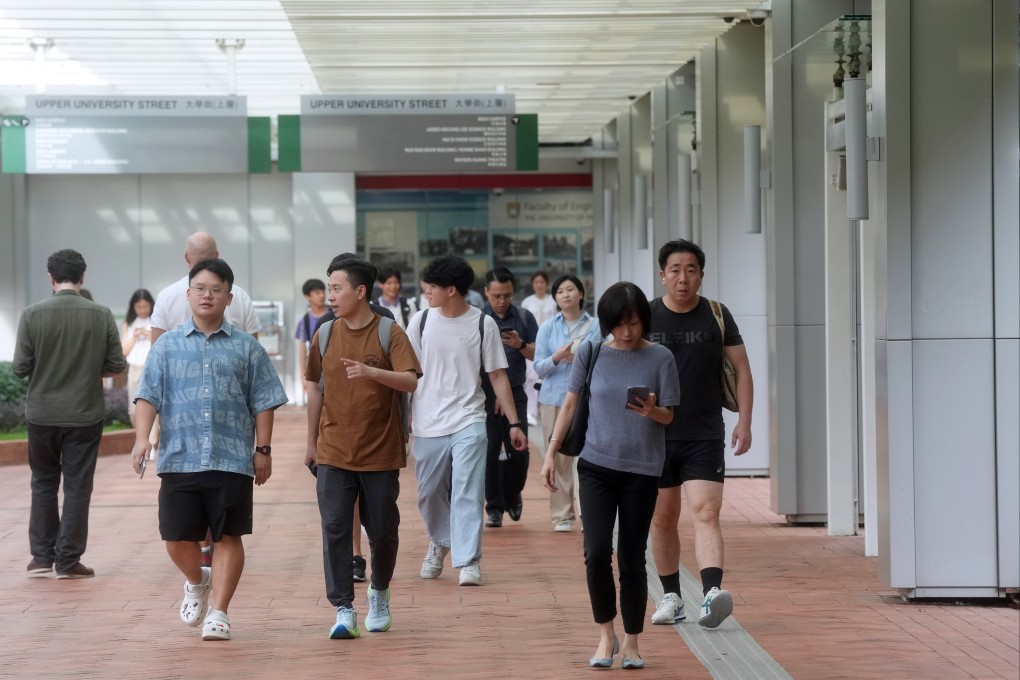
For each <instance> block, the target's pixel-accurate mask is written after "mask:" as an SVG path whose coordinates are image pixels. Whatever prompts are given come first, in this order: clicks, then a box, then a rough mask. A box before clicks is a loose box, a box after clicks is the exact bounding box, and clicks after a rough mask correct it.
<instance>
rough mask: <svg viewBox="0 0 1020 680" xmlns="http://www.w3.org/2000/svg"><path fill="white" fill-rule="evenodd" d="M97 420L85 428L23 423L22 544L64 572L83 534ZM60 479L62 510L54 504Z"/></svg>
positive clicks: (99, 431) (77, 554)
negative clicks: (26, 479) (25, 511)
mask: <svg viewBox="0 0 1020 680" xmlns="http://www.w3.org/2000/svg"><path fill="white" fill-rule="evenodd" d="M102 436H103V423H102V422H99V423H96V424H95V425H88V426H86V427H56V426H52V425H35V424H33V423H29V424H28V465H29V467H30V468H31V470H32V509H31V511H30V514H29V517H28V546H29V549H30V550H31V551H32V557H34V558H35V560H36V561H37V562H41V563H43V564H54V565H55V567H56V569H57V571H58V572H61V571H67V570H68V569H70V568H71V567H73V566H74V565H76V564H78V562H80V561H81V556H82V555H83V554H84V553H85V546H86V544H87V543H88V538H89V505H90V504H91V502H92V482H93V479H94V478H95V474H96V459H97V458H98V457H99V440H100V439H102ZM61 477H63V479H64V508H63V510H64V512H63V515H61V513H60V511H59V510H58V508H57V492H58V490H59V489H60V479H61Z"/></svg>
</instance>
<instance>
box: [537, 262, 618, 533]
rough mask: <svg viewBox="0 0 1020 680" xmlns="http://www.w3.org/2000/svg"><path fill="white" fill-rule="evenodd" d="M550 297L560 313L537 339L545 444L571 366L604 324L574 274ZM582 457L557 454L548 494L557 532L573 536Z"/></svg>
mask: <svg viewBox="0 0 1020 680" xmlns="http://www.w3.org/2000/svg"><path fill="white" fill-rule="evenodd" d="M551 295H552V298H553V299H554V300H556V305H557V307H558V308H559V312H558V313H557V314H555V315H553V316H552V317H551V318H550V319H548V320H547V321H546V322H545V323H543V324H542V325H541V326H539V328H538V338H537V340H536V341H535V372H536V373H537V374H538V377H539V378H541V380H542V389H540V390H539V392H538V410H539V415H540V416H541V418H542V434H543V438H542V439H543V441H548V440H549V437H551V436H552V432H553V426H554V425H555V424H556V416H558V415H559V412H560V407H561V406H562V405H563V399H564V397H566V396H567V383H568V382H569V381H570V368H571V366H572V365H573V361H574V356H575V355H576V354H577V350H578V348H579V347H580V346H581V344H582V343H585V342H602V330H601V328H599V323H598V321H597V320H596V319H595V317H593V316H592V315H591V314H589V313H588V312H586V311H584V284H582V283H581V280H580V279H579V278H577V277H576V276H574V275H573V274H564V275H563V276H561V277H559V278H558V279H556V281H554V282H553V285H552V288H551ZM576 469H577V458H572V457H570V456H563V455H560V454H556V456H555V470H556V491H553V492H552V493H550V494H549V519H550V520H551V521H552V526H553V531H559V532H568V531H571V530H572V529H573V527H574V522H576V521H577V512H576V511H575V507H574V506H575V499H576V498H577V483H576V478H577V471H576Z"/></svg>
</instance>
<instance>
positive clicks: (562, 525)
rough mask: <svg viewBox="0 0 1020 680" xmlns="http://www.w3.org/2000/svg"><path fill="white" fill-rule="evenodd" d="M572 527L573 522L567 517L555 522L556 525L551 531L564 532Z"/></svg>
mask: <svg viewBox="0 0 1020 680" xmlns="http://www.w3.org/2000/svg"><path fill="white" fill-rule="evenodd" d="M573 528H574V523H573V522H571V521H570V520H569V519H565V520H563V521H562V522H557V523H556V525H555V526H554V527H553V531H558V532H564V531H570V530H571V529H573Z"/></svg>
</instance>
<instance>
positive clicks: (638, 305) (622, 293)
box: [597, 281, 652, 336]
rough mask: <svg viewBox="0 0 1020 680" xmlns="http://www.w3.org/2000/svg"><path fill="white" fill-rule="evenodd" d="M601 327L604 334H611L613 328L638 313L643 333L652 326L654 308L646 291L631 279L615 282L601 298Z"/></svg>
mask: <svg viewBox="0 0 1020 680" xmlns="http://www.w3.org/2000/svg"><path fill="white" fill-rule="evenodd" d="M597 313H598V317H599V327H600V328H601V330H602V335H603V336H605V335H609V334H610V333H612V332H613V329H614V328H616V327H617V326H619V325H620V324H622V323H624V322H625V321H627V320H629V319H630V317H632V316H634V315H635V314H637V317H638V320H639V321H641V334H642V335H644V334H645V333H647V332H648V330H649V329H650V328H651V327H652V308H651V306H650V305H649V304H648V298H647V297H645V293H644V291H642V290H641V289H640V288H638V287H637V285H636V284H633V283H631V282H630V281H620V282H619V283H614V284H613V285H611V286H610V287H609V288H607V289H606V292H605V293H603V294H602V297H601V298H600V299H599V306H598V310H597Z"/></svg>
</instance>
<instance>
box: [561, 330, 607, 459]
mask: <svg viewBox="0 0 1020 680" xmlns="http://www.w3.org/2000/svg"><path fill="white" fill-rule="evenodd" d="M593 344H594V345H595V346H594V347H593V348H592V351H591V361H590V362H589V363H588V375H587V376H585V378H584V384H583V385H581V391H580V392H578V394H577V408H575V409H574V419H573V420H571V421H570V428H569V429H568V430H567V434H566V435H564V437H563V441H561V442H560V453H562V454H563V455H564V456H571V457H573V456H578V455H580V454H581V449H583V448H584V438H585V435H586V434H587V433H588V402H589V400H590V398H591V374H592V371H593V370H595V360H596V359H598V358H599V350H600V349H602V343H601V342H599V343H593Z"/></svg>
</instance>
